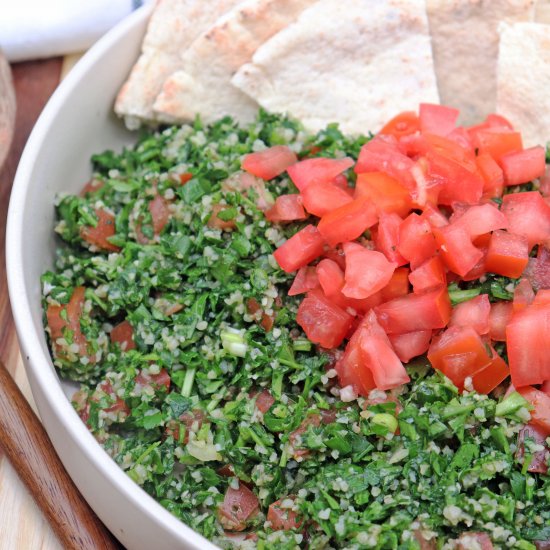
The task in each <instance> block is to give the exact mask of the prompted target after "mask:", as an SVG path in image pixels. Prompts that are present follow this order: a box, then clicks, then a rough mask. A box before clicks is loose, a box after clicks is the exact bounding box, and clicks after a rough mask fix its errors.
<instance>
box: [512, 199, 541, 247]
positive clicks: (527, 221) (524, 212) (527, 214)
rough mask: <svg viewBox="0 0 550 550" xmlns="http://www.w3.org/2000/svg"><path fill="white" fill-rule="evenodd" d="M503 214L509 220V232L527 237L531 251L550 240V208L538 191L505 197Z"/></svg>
mask: <svg viewBox="0 0 550 550" xmlns="http://www.w3.org/2000/svg"><path fill="white" fill-rule="evenodd" d="M502 212H503V213H504V215H505V216H506V217H507V218H508V230H509V231H510V232H511V233H516V234H517V235H522V236H524V237H526V238H527V240H528V241H529V248H530V249H531V248H532V247H533V246H534V245H535V244H539V243H544V242H545V241H546V240H548V239H549V238H550V206H548V205H547V204H546V203H545V202H544V199H543V198H542V195H541V194H540V193H539V192H538V191H529V192H525V193H511V194H509V195H505V196H504V197H503V199H502Z"/></svg>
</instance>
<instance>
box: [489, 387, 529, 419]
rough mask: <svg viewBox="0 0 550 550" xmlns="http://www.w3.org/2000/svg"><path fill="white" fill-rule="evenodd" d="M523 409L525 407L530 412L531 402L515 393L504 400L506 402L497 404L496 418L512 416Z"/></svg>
mask: <svg viewBox="0 0 550 550" xmlns="http://www.w3.org/2000/svg"><path fill="white" fill-rule="evenodd" d="M522 407H525V408H526V409H528V410H529V409H531V405H530V404H529V402H528V401H527V400H526V399H525V398H524V397H523V396H521V395H520V394H519V393H518V392H517V391H515V392H512V393H511V394H510V395H509V396H508V397H507V398H506V399H504V401H501V402H500V403H498V404H497V406H496V409H495V416H510V415H513V414H514V413H516V412H518V411H519V409H521V408H522Z"/></svg>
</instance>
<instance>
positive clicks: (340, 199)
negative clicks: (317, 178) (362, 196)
mask: <svg viewBox="0 0 550 550" xmlns="http://www.w3.org/2000/svg"><path fill="white" fill-rule="evenodd" d="M302 198H303V201H304V206H305V208H306V210H307V211H308V212H309V213H310V214H313V215H315V216H319V217H322V216H324V215H325V214H327V213H328V212H331V211H332V210H335V209H336V208H339V207H340V206H344V205H345V204H348V203H350V202H351V201H352V200H353V198H352V197H351V196H350V195H349V193H348V192H347V191H344V190H343V189H341V188H340V187H337V186H336V185H334V184H333V183H330V182H321V183H312V184H311V185H307V186H306V187H305V189H304V190H303V191H302Z"/></svg>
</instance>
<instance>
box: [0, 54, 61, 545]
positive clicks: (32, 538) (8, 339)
mask: <svg viewBox="0 0 550 550" xmlns="http://www.w3.org/2000/svg"><path fill="white" fill-rule="evenodd" d="M62 67H63V60H62V59H61V58H55V59H49V60H46V61H32V62H25V63H17V64H14V65H12V74H13V81H14V86H15V91H16V97H17V114H16V129H15V135H14V139H13V142H12V146H11V149H10V152H9V154H8V157H7V159H6V162H5V164H4V166H3V168H2V170H1V171H0V219H2V220H4V223H2V224H0V255H1V261H0V322H1V326H2V331H0V360H2V361H3V362H4V364H5V365H6V366H7V367H8V369H9V371H10V372H11V374H12V376H13V377H14V378H15V381H16V382H17V384H18V386H19V387H20V388H21V389H22V391H23V394H24V395H25V397H26V398H27V400H28V401H29V403H30V404H31V406H33V408H34V409H35V411H36V406H35V405H34V401H33V399H32V394H31V391H30V388H29V384H28V381H27V377H26V374H25V370H24V367H23V362H22V360H21V357H20V354H19V346H18V343H17V338H16V335H15V328H14V325H13V318H12V315H11V310H10V304H9V298H8V290H7V281H6V268H5V244H4V243H5V236H6V227H5V220H6V214H7V210H8V202H9V196H10V191H11V186H12V183H13V177H14V176H15V171H16V168H17V164H18V162H19V158H20V156H21V152H22V151H23V147H24V145H25V143H26V141H27V138H28V136H29V134H30V131H31V130H32V127H33V126H34V123H35V122H36V119H37V118H38V115H39V114H40V112H41V111H42V109H43V107H44V105H45V104H46V102H47V100H48V98H49V97H50V95H51V94H52V92H53V91H54V90H55V88H56V87H57V85H58V83H59V79H60V76H61V71H62ZM0 533H1V534H0V550H19V549H21V550H23V549H25V550H62V549H61V545H60V544H59V542H58V541H57V539H56V537H55V535H54V534H53V532H52V530H51V528H50V527H49V525H48V524H47V522H46V521H45V519H44V518H43V516H42V513H41V512H40V510H39V509H38V508H37V506H36V504H35V503H34V501H33V499H32V498H31V496H30V495H29V493H28V492H27V490H26V488H25V486H24V485H23V484H22V482H21V481H20V480H19V478H18V477H17V474H16V473H15V472H14V470H13V468H12V467H11V465H10V463H9V462H8V461H7V460H6V459H5V458H4V457H3V456H2V457H0Z"/></svg>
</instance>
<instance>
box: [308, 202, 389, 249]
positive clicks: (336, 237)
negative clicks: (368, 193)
mask: <svg viewBox="0 0 550 550" xmlns="http://www.w3.org/2000/svg"><path fill="white" fill-rule="evenodd" d="M377 221H378V216H377V215H376V209H375V208H374V205H373V204H372V203H371V202H370V201H369V200H368V199H366V198H363V199H355V200H354V201H352V202H350V203H349V204H345V205H344V206H340V207H339V208H337V209H336V210H332V211H331V212H329V213H328V214H325V215H324V216H323V217H322V218H321V221H320V222H319V225H318V229H319V233H320V234H321V235H322V236H323V238H324V239H325V241H326V242H327V243H328V244H329V245H330V246H336V245H337V244H338V243H343V242H347V241H352V240H354V239H357V238H358V237H360V236H361V235H362V234H363V233H364V232H365V231H366V230H367V229H368V228H369V227H371V226H373V225H374V224H375V223H376V222H377Z"/></svg>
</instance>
